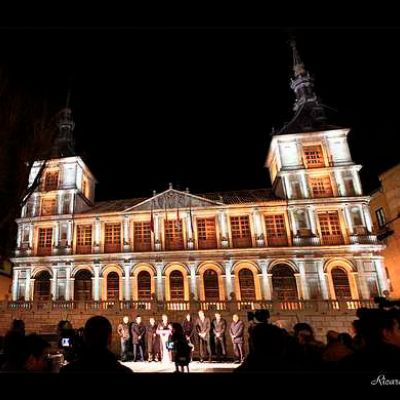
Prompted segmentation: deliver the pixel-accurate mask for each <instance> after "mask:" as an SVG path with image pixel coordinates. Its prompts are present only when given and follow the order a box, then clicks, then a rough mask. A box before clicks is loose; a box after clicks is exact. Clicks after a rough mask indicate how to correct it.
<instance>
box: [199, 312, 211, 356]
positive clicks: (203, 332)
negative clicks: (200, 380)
mask: <svg viewBox="0 0 400 400" xmlns="http://www.w3.org/2000/svg"><path fill="white" fill-rule="evenodd" d="M198 314H199V317H198V318H197V321H196V332H197V335H198V337H199V344H200V362H203V361H204V359H205V358H208V361H209V362H211V348H210V328H211V324H210V318H207V317H205V316H204V312H203V311H202V310H200V311H199V313H198Z"/></svg>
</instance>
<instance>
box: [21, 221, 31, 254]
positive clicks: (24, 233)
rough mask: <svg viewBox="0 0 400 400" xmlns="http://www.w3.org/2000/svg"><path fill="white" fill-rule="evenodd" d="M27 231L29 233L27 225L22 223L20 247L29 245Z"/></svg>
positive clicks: (24, 247)
mask: <svg viewBox="0 0 400 400" xmlns="http://www.w3.org/2000/svg"><path fill="white" fill-rule="evenodd" d="M29 233H30V227H29V225H24V226H23V228H22V237H21V247H22V248H23V249H26V248H28V247H29Z"/></svg>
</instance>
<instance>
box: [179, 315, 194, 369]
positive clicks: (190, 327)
mask: <svg viewBox="0 0 400 400" xmlns="http://www.w3.org/2000/svg"><path fill="white" fill-rule="evenodd" d="M182 327H183V333H184V335H185V338H186V340H187V342H188V345H189V347H190V348H191V349H192V352H191V355H192V356H191V358H190V360H191V361H192V359H193V351H194V341H195V339H194V335H195V329H194V323H193V321H192V316H191V315H190V314H186V318H185V320H184V321H183V324H182Z"/></svg>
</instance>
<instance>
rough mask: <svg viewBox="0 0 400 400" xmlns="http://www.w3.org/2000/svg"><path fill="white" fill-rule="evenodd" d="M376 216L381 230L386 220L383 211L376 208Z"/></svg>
mask: <svg viewBox="0 0 400 400" xmlns="http://www.w3.org/2000/svg"><path fill="white" fill-rule="evenodd" d="M375 214H376V219H377V220H378V226H379V228H383V227H384V225H385V224H386V218H385V213H384V211H383V208H382V207H381V208H378V209H377V210H376V211H375Z"/></svg>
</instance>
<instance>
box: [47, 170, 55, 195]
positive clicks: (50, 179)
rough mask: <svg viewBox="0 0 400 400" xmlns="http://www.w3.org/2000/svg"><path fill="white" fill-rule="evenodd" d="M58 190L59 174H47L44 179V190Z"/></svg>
mask: <svg viewBox="0 0 400 400" xmlns="http://www.w3.org/2000/svg"><path fill="white" fill-rule="evenodd" d="M57 188H58V172H57V171H55V172H47V173H46V175H45V178H44V190H45V191H46V192H48V191H50V190H56V189H57Z"/></svg>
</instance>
